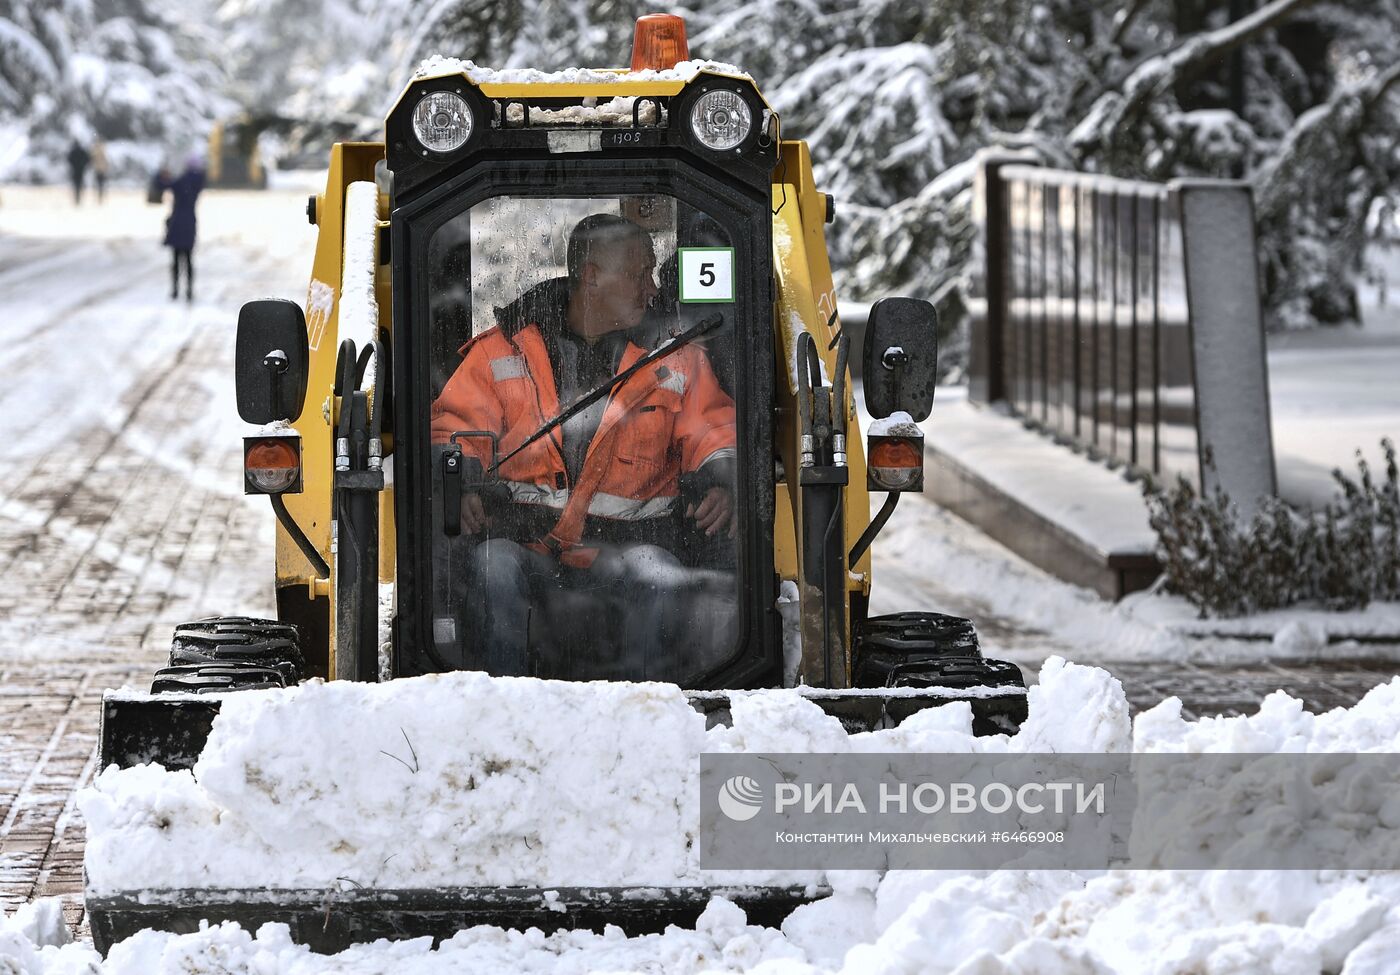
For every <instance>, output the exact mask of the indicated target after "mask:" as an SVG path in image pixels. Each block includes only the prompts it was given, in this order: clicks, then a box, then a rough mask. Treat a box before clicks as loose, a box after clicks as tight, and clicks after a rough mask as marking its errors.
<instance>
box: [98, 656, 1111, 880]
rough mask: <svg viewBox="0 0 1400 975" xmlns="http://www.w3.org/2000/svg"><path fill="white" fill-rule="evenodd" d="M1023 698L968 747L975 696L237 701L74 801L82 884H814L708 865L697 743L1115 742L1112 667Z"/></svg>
mask: <svg viewBox="0 0 1400 975" xmlns="http://www.w3.org/2000/svg"><path fill="white" fill-rule="evenodd" d="M1057 701H1058V702H1062V703H1056V702H1057ZM1071 702H1073V703H1071ZM1031 707H1032V716H1031V718H1030V720H1029V721H1027V723H1026V725H1025V726H1024V727H1023V728H1022V730H1021V732H1020V734H1019V735H1017V736H1016V737H1014V738H1008V737H1004V736H1003V737H999V738H985V739H976V738H973V737H972V734H971V709H970V707H969V706H968V705H967V704H956V705H950V706H948V707H944V708H940V709H937V710H932V711H928V712H925V713H923V714H920V715H918V716H916V717H915V718H913V719H911V720H910V721H907V722H905V723H904V724H903V725H902V726H901V727H899V728H895V729H890V730H886V731H877V732H870V733H867V734H860V735H847V734H846V732H845V731H844V730H843V729H842V727H841V724H840V722H839V721H837V720H836V719H835V718H832V717H830V716H829V715H827V714H826V713H825V712H823V711H822V710H821V709H820V708H819V707H818V706H817V705H816V704H814V703H813V702H812V701H810V700H808V699H807V698H806V697H805V696H803V694H801V693H800V692H796V691H754V692H747V693H740V694H735V695H734V696H733V698H732V701H731V713H732V724H731V725H729V726H726V727H716V728H713V729H711V730H709V731H706V730H705V719H704V717H703V716H702V715H701V714H699V713H698V712H697V711H695V710H694V709H693V708H692V707H691V706H690V704H689V703H688V702H687V701H686V699H685V697H684V695H682V693H681V692H680V691H679V690H678V689H677V688H676V687H675V686H674V685H670V684H626V683H603V682H598V683H570V682H563V681H538V680H533V679H528V678H501V679H494V678H490V677H487V676H485V675H484V674H479V673H455V674H441V675H432V676H427V677H420V678H414V679H411V680H401V681H395V682H393V683H390V684H359V683H352V682H333V683H329V684H326V683H321V682H316V681H313V682H310V683H307V684H304V685H301V686H300V687H296V688H288V689H286V690H280V691H272V692H268V693H249V692H245V693H240V694H234V695H230V696H228V697H227V698H225V699H224V702H223V705H222V709H221V711H220V714H219V717H218V718H217V720H216V721H215V723H214V728H213V731H212V733H211V735H210V738H209V742H208V744H207V745H206V747H205V749H204V752H203V753H202V755H201V756H200V759H199V761H198V763H197V764H196V765H195V768H194V770H193V772H190V771H167V770H165V769H163V768H161V767H160V766H138V767H135V768H129V769H118V768H115V767H113V768H109V769H107V770H105V771H104V772H103V773H102V774H101V775H100V776H98V778H97V780H96V782H95V784H94V788H93V789H90V790H87V791H85V792H84V793H82V794H81V795H80V796H79V799H78V802H79V804H80V807H81V809H82V812H83V817H84V819H85V820H86V822H87V829H88V845H87V859H86V864H87V873H88V889H89V891H91V892H93V893H110V892H114V891H118V890H132V889H140V888H143V887H155V888H170V887H253V886H275V887H281V888H294V889H307V888H313V889H323V888H326V887H328V886H331V885H334V884H335V883H336V882H337V880H338V879H340V878H345V879H346V880H347V881H348V882H353V883H354V884H355V885H357V886H362V887H381V888H392V887H432V886H472V885H519V886H553V885H584V886H589V885H596V886H611V885H631V884H642V885H701V884H705V883H717V882H718V883H725V882H731V883H740V882H747V883H771V884H778V883H807V882H811V881H815V880H819V879H820V877H819V876H818V875H814V874H812V873H811V872H807V873H802V874H787V873H780V872H762V873H757V872H754V871H745V872H742V873H735V874H734V875H733V876H727V875H725V874H722V873H719V872H708V873H703V874H702V872H701V871H700V869H699V865H698V859H699V851H698V844H697V843H696V839H697V837H696V830H697V829H698V824H699V819H700V817H699V810H698V793H699V789H698V784H697V783H698V761H697V756H698V755H699V754H700V753H701V752H729V751H750V752H755V751H761V752H837V753H841V752H851V751H867V752H888V751H899V750H915V751H1002V750H1008V751H1047V750H1053V751H1124V750H1126V749H1127V747H1128V740H1129V738H1128V735H1129V725H1128V717H1127V709H1126V705H1125V704H1124V703H1123V701H1122V692H1121V689H1119V688H1118V684H1117V682H1116V681H1114V680H1113V679H1112V678H1111V677H1109V676H1108V675H1107V674H1106V673H1104V672H1103V671H1100V670H1095V669H1092V668H1085V667H1076V666H1074V665H1067V664H1065V663H1064V662H1063V661H1061V660H1058V659H1055V660H1052V661H1050V662H1049V663H1047V665H1046V667H1045V670H1044V671H1043V672H1042V675H1041V684H1040V685H1038V686H1037V687H1035V688H1033V689H1032V691H1031ZM1077 709H1083V710H1085V711H1086V712H1087V713H1086V714H1085V717H1084V718H1083V719H1081V720H1076V721H1073V722H1065V721H1063V720H1062V718H1061V716H1062V715H1063V714H1065V713H1068V712H1071V711H1074V710H1077ZM347 715H354V720H353V721H347V720H346V716H347ZM405 823H411V824H412V828H411V829H405V828H404V824H405Z"/></svg>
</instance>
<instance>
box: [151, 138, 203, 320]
mask: <svg viewBox="0 0 1400 975" xmlns="http://www.w3.org/2000/svg"><path fill="white" fill-rule="evenodd" d="M156 185H157V186H159V188H160V189H161V190H162V191H164V190H169V191H170V216H168V217H166V218H165V246H166V247H169V248H170V250H171V262H170V297H171V298H172V299H176V298H179V297H180V265H181V264H182V263H183V264H184V266H185V300H186V301H194V264H193V262H192V260H191V256H192V255H193V253H194V238H195V218H194V205H195V201H196V200H198V199H199V193H200V191H201V190H203V189H204V161H203V160H202V159H200V158H199V157H198V156H191V157H190V158H189V160H188V161H187V162H186V163H185V170H184V172H182V173H181V174H180V175H179V176H175V177H173V178H172V177H171V176H170V174H169V172H167V171H166V170H161V171H160V173H158V174H157V175H156Z"/></svg>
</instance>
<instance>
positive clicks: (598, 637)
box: [87, 16, 1026, 950]
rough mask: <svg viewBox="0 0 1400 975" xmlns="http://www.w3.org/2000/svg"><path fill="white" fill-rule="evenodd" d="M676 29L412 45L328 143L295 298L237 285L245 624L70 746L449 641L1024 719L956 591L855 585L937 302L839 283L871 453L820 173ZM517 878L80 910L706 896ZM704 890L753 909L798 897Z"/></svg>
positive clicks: (368, 914)
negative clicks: (502, 62)
mask: <svg viewBox="0 0 1400 975" xmlns="http://www.w3.org/2000/svg"><path fill="white" fill-rule="evenodd" d="M684 44H685V42H684V25H683V24H682V23H681V22H680V21H679V19H678V18H673V17H666V16H650V17H646V18H643V19H642V21H641V22H639V25H638V30H637V46H636V49H635V50H634V56H633V64H632V70H623V69H617V70H588V71H585V70H578V69H572V70H570V71H567V72H561V73H558V74H552V75H551V74H543V73H541V72H533V71H529V72H527V71H515V72H493V71H488V70H484V69H481V68H478V67H476V66H474V65H473V64H471V63H470V62H457V61H449V60H442V59H434V60H432V61H430V62H427V63H425V65H424V66H423V68H422V69H420V71H419V73H418V74H417V75H416V76H415V77H414V78H413V79H412V81H411V82H410V83H409V84H408V86H407V88H406V89H405V90H404V92H403V95H402V97H401V98H400V99H399V101H398V103H397V104H396V105H395V107H394V109H393V110H392V112H391V113H390V114H389V116H388V119H387V121H386V124H385V133H384V141H383V142H382V143H354V144H338V145H336V146H334V147H333V149H332V150H331V156H330V166H329V170H328V173H327V178H326V186H325V190H324V192H322V193H319V194H317V195H315V196H314V197H312V198H311V200H310V201H309V204H308V216H309V218H310V220H311V221H312V223H314V224H315V225H316V226H317V227H318V228H319V231H318V232H319V236H318V240H317V245H316V252H315V259H314V264H313V267H312V275H311V282H310V285H309V288H308V291H307V295H306V301H305V306H304V308H303V307H302V306H300V305H298V304H296V303H294V302H291V301H282V300H264V301H254V302H251V303H249V304H247V305H245V306H244V307H243V309H242V311H241V313H240V317H239V329H238V342H237V361H236V370H237V396H238V407H239V412H240V414H241V416H242V417H243V419H245V420H246V421H248V422H250V423H252V424H258V425H259V426H260V429H259V430H258V431H257V432H256V433H255V434H254V435H251V436H249V437H248V438H246V441H245V482H246V483H245V487H246V490H247V491H248V492H250V493H262V494H266V495H267V496H268V497H269V498H270V499H271V502H272V506H273V508H274V510H275V513H276V517H277V521H278V530H277V552H276V592H277V611H278V619H277V620H276V621H269V620H254V619H244V618H211V619H206V620H201V621H198V622H194V623H190V624H187V625H185V626H182V627H180V628H179V629H178V630H177V632H176V634H175V639H174V643H173V648H172V652H171V661H170V666H169V667H167V668H165V669H163V670H162V671H160V672H159V673H158V674H157V675H156V679H155V683H154V685H153V687H152V690H151V692H150V693H149V694H131V693H126V694H119V695H112V696H110V697H109V699H108V700H106V701H105V702H104V716H103V726H102V739H101V750H102V755H101V761H102V766H103V767H104V768H105V767H106V766H107V765H108V764H111V763H116V764H118V765H121V766H128V765H132V764H135V763H139V762H149V761H159V762H161V763H163V764H164V765H166V766H167V767H169V768H179V767H186V768H188V767H191V766H192V765H193V764H194V761H195V759H196V758H197V757H198V755H199V752H200V749H201V747H202V745H203V743H204V741H205V740H206V738H207V736H208V734H209V730H210V726H211V723H212V721H213V719H214V717H215V715H216V714H217V713H218V710H219V701H220V700H221V699H222V697H223V695H224V694H225V693H226V692H233V691H242V690H245V689H256V688H266V687H284V686H289V685H291V684H294V683H296V682H298V681H301V680H307V679H316V678H321V679H328V680H348V681H385V680H394V679H396V678H400V677H409V676H415V675H421V674H427V673H434V672H442V671H450V670H480V671H487V672H489V673H491V674H493V675H516V676H526V677H539V678H552V679H562V680H600V679H601V680H623V681H633V680H660V681H667V682H671V683H674V684H676V685H678V686H679V687H680V688H682V689H683V690H685V691H686V692H687V695H688V696H689V698H690V700H691V702H692V704H693V705H694V707H696V708H697V709H698V710H700V711H702V712H704V713H705V714H706V715H707V718H708V719H709V720H711V721H712V722H723V721H724V720H725V719H726V714H727V708H728V698H727V695H726V693H725V691H726V690H732V689H751V688H764V687H783V686H802V687H803V691H802V692H803V693H804V694H806V695H807V696H808V697H810V698H811V699H812V700H814V701H815V702H816V703H817V704H819V705H820V706H821V707H822V708H823V709H825V710H826V711H827V712H828V713H830V714H832V715H834V716H837V717H838V718H840V719H841V721H842V722H843V723H844V724H845V725H846V727H847V728H848V729H850V730H868V729H872V728H876V727H882V726H889V725H891V724H897V723H898V722H899V721H901V720H903V719H904V718H905V717H907V716H908V715H909V714H912V713H914V712H916V711H918V710H920V709H923V708H927V707H932V706H936V705H940V704H944V703H947V702H949V701H954V700H967V701H969V702H970V704H971V707H972V710H973V714H974V727H975V729H976V730H977V731H978V732H979V733H995V732H998V731H1007V730H1013V729H1014V728H1015V727H1016V726H1017V724H1018V723H1019V722H1020V721H1021V720H1022V719H1023V717H1024V713H1025V707H1026V697H1025V688H1024V684H1023V682H1022V678H1021V675H1020V672H1019V671H1018V669H1017V668H1016V667H1015V666H1014V665H1013V664H1009V663H1005V662H1001V661H994V660H988V659H984V658H983V657H982V656H981V654H980V652H979V650H978V644H977V637H976V633H975V631H974V629H973V626H972V624H971V623H969V622H968V621H967V620H963V619H959V618H955V617H950V616H946V615H942V614H938V613H932V612H910V613H902V614H898V615H895V616H889V617H881V618H871V617H869V616H868V615H867V612H866V607H867V604H868V597H869V594H870V586H871V572H870V543H871V541H872V540H873V538H874V537H875V535H876V534H877V533H878V531H879V530H880V529H881V528H882V527H883V526H884V524H885V523H886V521H887V520H888V518H889V516H890V513H891V511H892V510H893V508H894V505H895V502H896V501H897V499H898V498H899V495H900V493H901V492H904V491H920V490H922V487H923V462H924V451H923V445H922V438H921V436H920V434H919V428H918V426H917V422H918V421H921V420H923V419H924V418H926V417H927V416H928V415H929V412H930V410H931V408H932V403H933V392H934V377H935V371H936V345H935V328H934V326H935V319H934V309H933V307H932V306H931V305H929V304H928V303H927V302H924V301H920V300H915V299H910V298H887V299H885V300H883V301H880V302H876V303H875V305H874V306H873V307H872V309H871V311H870V315H869V320H868V324H867V327H866V330H865V335H864V342H863V348H862V349H860V350H857V351H856V353H855V354H857V355H861V356H863V358H862V363H863V370H864V372H863V377H864V378H863V383H864V396H865V401H866V404H867V407H868V410H869V413H870V414H871V416H873V417H875V418H877V420H879V421H880V425H879V427H878V433H874V434H872V435H871V436H870V437H869V438H868V439H869V444H868V447H867V446H866V445H865V444H863V443H862V438H861V435H860V430H859V428H858V425H857V423H856V420H855V417H856V413H855V407H854V401H853V398H852V390H851V382H850V379H849V370H848V360H849V356H850V355H851V354H852V352H851V349H850V346H851V338H850V336H849V335H847V334H846V333H845V332H843V330H842V328H841V324H840V321H839V317H838V315H837V311H836V309H837V305H836V297H835V291H834V289H833V286H832V278H831V269H830V266H829V264H828V258H827V252H826V245H825V240H824V237H823V226H824V224H826V223H829V222H830V221H831V219H832V216H833V202H832V199H831V197H829V196H827V195H825V194H823V193H822V192H820V191H819V190H818V189H817V187H816V186H815V185H814V184H813V175H812V166H811V161H810V158H809V156H808V150H807V146H806V145H805V143H803V142H801V141H795V140H788V139H784V138H782V135H781V129H780V125H779V119H778V116H777V115H776V114H775V113H774V112H773V110H772V109H771V108H770V106H769V105H768V103H767V102H766V101H765V100H764V98H763V96H762V94H761V93H760V92H759V90H758V88H757V87H756V86H755V84H754V82H753V80H752V79H750V78H749V77H748V76H746V75H744V74H743V73H742V72H740V71H738V70H736V69H733V68H729V67H727V66H723V65H714V64H711V63H709V62H692V61H688V60H687V53H686V50H685V46H684ZM901 414H905V415H901ZM871 491H876V492H884V493H885V494H886V496H887V500H886V501H885V503H884V506H883V508H882V509H881V510H880V511H879V513H878V514H877V515H876V516H875V517H874V518H872V517H871V515H870V509H869V492H871ZM556 891H557V894H556ZM541 893H542V892H541V891H538V890H532V889H525V888H510V887H504V888H490V889H483V888H471V889H456V890H431V889H430V890H410V891H403V890H398V891H374V890H366V891H356V892H354V893H352V894H347V895H345V896H342V897H340V898H338V899H337V901H336V903H335V905H334V911H332V910H331V909H330V908H329V907H327V905H326V903H325V899H324V896H323V894H324V892H321V891H220V890H197V891H196V890H149V889H143V890H132V891H125V892H121V893H119V894H117V895H112V894H110V893H105V894H103V896H101V897H92V898H90V899H89V901H88V904H87V908H88V911H89V916H90V918H91V924H92V930H93V935H94V939H95V941H96V942H97V944H98V946H99V948H101V949H103V950H105V949H106V947H107V946H109V945H110V944H112V943H113V942H114V941H116V940H119V939H121V938H123V937H126V936H128V935H129V934H130V933H132V932H134V931H136V930H140V929H142V928H147V927H159V928H165V929H169V930H187V929H191V928H192V927H194V926H195V925H197V923H198V922H199V920H201V919H209V920H220V919H233V920H237V921H240V922H242V923H243V924H244V925H245V926H250V925H256V924H257V923H260V922H262V921H285V922H287V923H289V924H291V925H292V930H293V934H294V936H295V937H297V938H299V939H301V940H303V941H306V942H310V943H312V944H314V945H316V946H317V947H319V948H323V949H332V948H336V947H339V946H341V945H343V944H345V943H348V942H352V941H362V940H366V939H370V938H374V937H380V936H405V935H418V934H423V933H433V934H437V935H440V936H445V935H450V934H451V933H452V932H454V931H456V930H458V929H460V928H462V927H465V926H467V925H469V924H473V923H493V924H502V925H510V926H523V925H528V924H539V925H541V926H548V925H554V926H560V925H570V926H577V925H598V924H601V923H603V922H609V923H616V924H620V925H622V926H623V927H624V928H626V929H628V930H629V931H642V930H647V929H654V930H659V929H660V928H661V927H663V926H664V925H666V924H668V923H686V922H687V921H693V919H694V918H695V916H697V915H698V913H699V912H700V911H701V910H702V909H703V907H704V905H705V904H706V902H707V900H708V898H709V895H710V893H711V891H710V890H707V889H692V888H680V889H649V890H646V891H620V890H616V889H599V888H586V887H576V888H572V889H563V888H555V889H552V890H551V891H550V893H551V894H552V895H555V896H553V897H552V898H551V903H548V904H546V903H545V902H544V900H543V899H542V897H541V896H540V895H541ZM730 893H731V895H732V896H735V897H736V898H737V900H738V901H739V903H741V904H742V905H743V906H744V907H745V908H746V909H747V910H749V912H750V916H751V917H752V918H753V919H754V920H755V921H763V920H765V919H768V920H771V921H774V922H776V921H777V920H778V919H780V918H781V917H782V916H783V914H784V912H786V911H787V910H790V909H791V908H792V906H794V904H796V903H798V902H800V901H801V900H802V899H804V898H810V897H812V896H814V893H815V892H813V891H811V890H805V891H804V890H798V891H793V890H787V889H784V890H762V889H753V890H748V891H743V892H737V893H736V892H730ZM561 903H562V904H563V906H564V907H565V908H566V910H565V911H564V912H562V913H561V912H559V906H560V904H561Z"/></svg>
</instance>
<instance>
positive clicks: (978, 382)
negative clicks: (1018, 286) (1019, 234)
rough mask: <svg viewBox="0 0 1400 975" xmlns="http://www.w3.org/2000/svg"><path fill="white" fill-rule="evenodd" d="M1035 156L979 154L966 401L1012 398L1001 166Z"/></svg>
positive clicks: (1033, 161) (1031, 162) (1035, 161)
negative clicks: (1009, 394) (1008, 347)
mask: <svg viewBox="0 0 1400 975" xmlns="http://www.w3.org/2000/svg"><path fill="white" fill-rule="evenodd" d="M1039 163H1040V159H1039V157H1037V156H1036V155H1035V153H1032V152H1005V151H997V150H983V151H981V152H979V153H978V154H977V178H976V181H975V183H974V189H973V202H972V219H973V224H974V226H975V227H976V228H977V234H976V243H975V245H974V246H975V247H976V248H977V253H976V254H975V255H974V259H973V275H972V277H973V280H972V287H971V290H970V294H969V295H968V311H969V318H970V322H971V324H970V329H969V349H968V398H969V399H972V400H974V401H975V402H979V403H995V402H997V401H998V400H1004V399H1006V398H1007V397H1008V390H1007V385H1006V342H1007V340H1008V335H1007V327H1008V326H1007V321H1008V318H1007V296H1008V293H1009V284H1010V280H1009V277H1010V276H1009V274H1008V273H1007V272H1008V269H1007V265H1006V261H1007V258H1008V256H1009V255H1010V253H1011V249H1010V247H1009V246H1008V243H1007V239H1006V236H1007V230H1008V219H1007V217H1008V214H1007V211H1006V183H1005V181H1004V180H1002V178H1001V169H1002V167H1003V166H1010V165H1020V166H1027V165H1031V166H1034V165H1039Z"/></svg>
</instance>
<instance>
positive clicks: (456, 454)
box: [442, 443, 462, 538]
mask: <svg viewBox="0 0 1400 975" xmlns="http://www.w3.org/2000/svg"><path fill="white" fill-rule="evenodd" d="M442 531H443V534H445V535H448V536H451V537H453V538H455V537H456V536H458V535H460V534H462V448H461V447H459V446H457V444H455V443H454V444H453V445H452V446H451V447H449V448H447V450H445V451H443V454H442Z"/></svg>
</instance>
